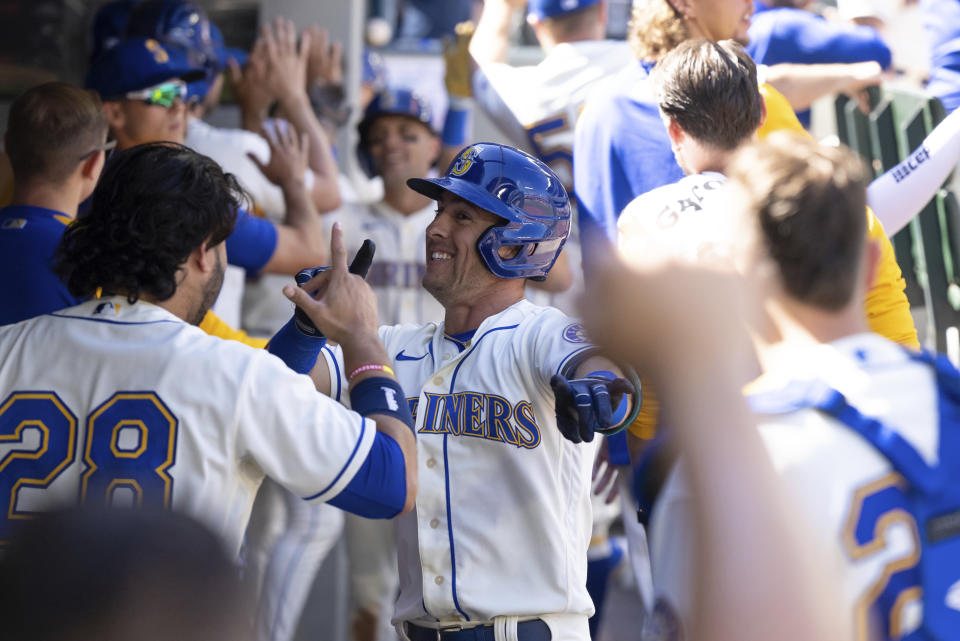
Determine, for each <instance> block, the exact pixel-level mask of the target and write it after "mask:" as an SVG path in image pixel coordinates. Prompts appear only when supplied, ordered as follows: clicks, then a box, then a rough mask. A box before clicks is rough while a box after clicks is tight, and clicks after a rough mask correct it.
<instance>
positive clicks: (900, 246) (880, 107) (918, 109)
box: [834, 88, 960, 363]
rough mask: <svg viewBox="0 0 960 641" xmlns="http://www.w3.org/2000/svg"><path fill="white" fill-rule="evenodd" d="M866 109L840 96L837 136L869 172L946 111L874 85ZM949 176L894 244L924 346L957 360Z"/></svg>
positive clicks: (959, 320) (899, 154) (899, 156)
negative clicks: (857, 155)
mask: <svg viewBox="0 0 960 641" xmlns="http://www.w3.org/2000/svg"><path fill="white" fill-rule="evenodd" d="M870 105H871V108H870V113H869V114H864V113H863V112H862V111H861V110H860V107H859V106H858V104H857V103H856V102H855V101H853V100H850V99H849V98H847V97H846V96H839V97H838V98H837V99H836V101H835V103H834V111H835V114H836V121H837V136H838V137H839V139H840V141H841V142H843V143H845V144H846V145H848V146H849V147H851V148H852V149H854V150H855V151H857V152H858V153H859V154H860V155H861V156H862V157H863V159H864V161H865V162H866V163H867V165H868V166H869V167H871V168H872V170H873V172H874V175H875V176H879V175H881V174H882V173H884V172H886V171H888V170H889V169H892V168H893V167H894V166H896V165H897V164H898V163H900V162H901V161H903V160H904V159H906V158H907V156H908V155H909V154H910V152H911V151H912V150H914V149H916V148H917V147H919V146H920V144H921V143H922V142H923V140H924V138H926V137H927V135H928V134H929V133H930V132H931V131H932V130H933V128H934V127H935V126H936V125H937V123H939V122H940V121H941V120H943V118H944V117H945V116H946V112H945V111H944V108H943V105H941V104H940V101H939V100H938V99H936V98H931V97H929V96H926V95H924V94H922V93H920V92H917V91H909V90H905V89H897V88H883V89H871V91H870ZM952 180H953V176H952V175H951V176H950V177H948V179H947V181H946V183H945V184H944V185H943V186H942V187H941V189H940V190H939V191H938V192H937V194H936V195H935V196H934V197H933V198H932V199H931V200H930V202H928V203H927V204H926V205H925V206H924V208H923V210H922V211H921V212H920V214H919V215H918V216H917V217H916V218H914V219H913V220H912V221H911V222H910V224H909V225H907V226H906V227H904V228H903V229H902V230H901V231H900V232H898V233H897V234H895V235H894V236H893V238H892V239H891V241H892V242H893V247H894V251H895V252H896V255H897V262H898V263H899V264H900V269H901V270H902V271H903V276H904V279H905V280H906V282H907V287H906V292H907V298H908V299H909V300H910V306H911V308H912V309H913V312H914V319H915V320H916V321H917V329H918V331H919V333H920V337H921V342H922V343H923V344H924V346H925V347H928V348H931V349H936V350H937V351H939V352H942V353H945V354H948V355H949V356H950V358H951V360H953V361H954V363H957V361H958V360H960V329H958V328H960V207H958V201H957V196H956V187H955V186H953V185H952V182H951V181H952Z"/></svg>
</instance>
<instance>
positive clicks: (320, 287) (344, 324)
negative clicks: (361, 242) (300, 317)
mask: <svg viewBox="0 0 960 641" xmlns="http://www.w3.org/2000/svg"><path fill="white" fill-rule="evenodd" d="M363 251H364V250H363V249H361V252H358V258H359V257H360V254H361V253H362V252H363ZM330 255H331V257H332V259H333V261H332V264H331V266H330V269H328V270H325V271H321V272H318V273H317V274H316V275H315V276H314V277H313V278H311V279H310V280H309V281H307V282H305V283H303V284H302V285H301V286H300V287H297V286H294V285H287V286H286V287H284V288H283V293H284V295H285V296H286V297H287V298H289V299H290V300H291V301H292V302H293V303H294V304H295V305H296V306H297V307H298V308H299V309H302V310H303V312H304V313H305V314H306V315H307V316H308V317H309V319H310V321H311V322H312V323H313V325H314V326H315V327H316V328H317V329H319V330H320V331H321V332H323V334H325V335H326V336H327V337H328V338H329V339H330V340H332V341H334V342H337V343H339V344H341V345H344V347H345V349H346V347H347V346H348V345H350V344H351V343H352V342H354V341H356V340H366V339H369V338H370V337H371V336H374V337H375V336H376V332H377V327H378V326H379V319H378V317H377V297H376V295H375V294H374V293H373V290H372V289H371V288H370V286H369V285H367V283H366V282H365V281H364V280H363V278H362V277H361V276H359V275H358V274H353V273H351V272H350V270H349V269H348V268H347V252H346V249H345V248H344V245H343V230H342V229H341V227H340V224H339V223H334V225H333V230H332V232H331V234H330ZM370 256H371V258H372V252H371V253H370ZM357 262H359V261H358V260H357V259H355V260H354V263H357Z"/></svg>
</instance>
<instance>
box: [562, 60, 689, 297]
mask: <svg viewBox="0 0 960 641" xmlns="http://www.w3.org/2000/svg"><path fill="white" fill-rule="evenodd" d="M611 86H612V87H613V88H614V90H613V91H612V92H610V93H608V94H606V95H604V94H598V95H597V96H595V97H593V98H591V100H590V101H589V102H588V104H587V108H586V109H584V111H583V114H582V115H581V116H580V119H579V120H578V122H577V129H576V133H575V139H574V144H573V181H574V192H575V193H576V196H577V202H578V209H577V215H578V220H579V225H580V234H581V236H580V239H581V245H582V252H583V262H584V273H585V275H586V277H587V278H588V279H589V278H590V264H592V263H593V262H595V257H596V256H598V255H600V254H601V253H603V252H606V251H609V249H610V247H611V245H612V243H613V242H614V241H615V239H616V237H617V218H619V216H620V212H622V211H623V209H624V208H625V207H626V206H627V205H628V204H630V201H632V200H633V199H634V198H636V197H637V196H639V195H641V194H644V193H646V192H648V191H650V190H651V189H656V188H657V187H660V186H662V185H667V184H670V183H673V182H676V181H678V180H680V179H681V178H683V170H681V169H680V166H679V165H677V162H676V160H675V159H674V157H673V151H672V150H671V147H670V139H669V137H668V136H667V129H666V127H665V126H664V125H663V121H662V120H661V119H660V111H659V108H658V107H657V103H656V101H655V97H654V95H653V93H652V90H651V88H650V86H649V82H648V81H647V71H646V70H645V69H644V68H643V67H642V66H641V64H640V63H639V62H638V63H636V64H635V65H634V66H633V67H632V68H628V69H625V70H624V71H623V72H620V74H619V75H618V76H617V77H616V78H615V79H614V82H612V83H611ZM604 241H606V242H604Z"/></svg>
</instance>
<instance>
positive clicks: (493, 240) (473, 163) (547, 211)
mask: <svg viewBox="0 0 960 641" xmlns="http://www.w3.org/2000/svg"><path fill="white" fill-rule="evenodd" d="M407 185H409V186H410V188H411V189H413V190H414V191H417V192H420V193H421V194H423V195H424V196H428V197H430V198H433V199H434V200H438V199H439V198H440V195H441V194H442V193H443V192H444V191H449V192H450V193H452V194H454V195H456V196H459V197H460V198H462V199H464V200H466V201H467V202H469V203H471V204H473V205H476V206H477V207H480V208H481V209H485V210H487V211H489V212H491V213H493V214H496V215H497V216H500V217H501V218H504V219H506V222H505V224H503V225H494V226H492V227H490V229H488V230H487V231H485V232H484V233H483V234H481V236H480V238H479V239H478V240H477V250H478V251H479V252H480V256H481V258H483V262H485V263H486V265H487V267H488V268H489V269H490V271H491V272H493V274H494V275H495V276H499V277H500V278H532V279H534V280H543V279H544V278H546V276H547V273H548V272H549V271H550V268H551V267H553V264H554V262H556V260H557V256H559V255H560V250H562V249H563V244H564V242H566V240H567V236H568V235H569V234H570V215H571V214H570V199H569V198H568V197H567V192H566V190H565V189H564V188H563V185H562V184H561V183H560V179H559V178H558V177H557V175H556V174H555V173H553V170H552V169H550V167H548V166H547V165H545V164H544V163H542V162H541V161H540V160H538V159H536V158H534V157H533V156H531V155H529V154H527V153H524V152H522V151H520V150H519V149H514V148H513V147H508V146H506V145H498V144H496V143H491V142H479V143H477V144H475V145H470V146H469V147H467V148H466V149H464V150H463V151H461V152H460V153H459V154H457V157H456V158H454V160H453V162H452V163H450V167H449V168H448V169H447V173H446V174H445V175H444V176H442V177H441V178H411V179H410V180H408V181H407ZM501 247H520V251H519V252H517V254H516V255H515V256H513V257H512V258H504V257H503V256H501V255H500V252H499V249H500V248H501Z"/></svg>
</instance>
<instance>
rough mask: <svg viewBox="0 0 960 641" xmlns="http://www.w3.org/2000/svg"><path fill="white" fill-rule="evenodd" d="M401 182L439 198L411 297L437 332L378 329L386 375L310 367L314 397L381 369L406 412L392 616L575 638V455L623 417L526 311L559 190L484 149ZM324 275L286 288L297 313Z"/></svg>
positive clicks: (587, 608) (576, 350)
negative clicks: (429, 303) (409, 424)
mask: <svg viewBox="0 0 960 641" xmlns="http://www.w3.org/2000/svg"><path fill="white" fill-rule="evenodd" d="M408 185H410V187H411V188H412V189H414V190H416V191H419V192H420V193H423V194H425V195H427V196H429V197H430V198H433V199H435V200H437V215H436V217H435V218H434V220H433V222H432V223H430V225H429V227H428V228H427V232H426V236H427V237H426V252H427V268H426V274H425V275H424V278H423V286H424V287H425V288H426V289H427V290H428V291H429V292H430V293H431V294H432V295H433V296H434V297H435V298H436V299H437V300H438V301H440V303H442V304H443V307H444V312H445V317H444V320H443V322H442V323H427V324H425V325H422V326H414V325H400V326H394V327H381V328H380V336H381V338H382V339H383V341H384V344H385V345H386V347H387V352H388V354H389V355H390V362H389V363H379V362H373V363H369V364H364V365H362V366H360V367H355V368H353V369H352V370H351V369H348V368H345V367H344V365H343V363H342V362H341V358H340V356H339V352H338V351H337V350H334V351H333V354H334V355H335V356H336V357H335V358H332V359H331V358H326V362H327V367H325V368H324V367H322V366H320V367H317V368H316V369H315V370H314V376H315V380H316V382H317V385H318V389H321V390H323V389H329V388H330V387H331V386H333V387H337V386H340V385H343V384H345V383H346V382H348V381H349V380H350V378H351V377H352V376H354V375H356V374H357V373H358V372H365V371H369V370H380V369H386V370H391V371H395V372H396V375H397V379H398V380H399V381H400V383H401V386H402V387H403V390H404V393H405V396H406V399H403V398H398V399H396V400H397V403H398V404H402V403H404V402H407V403H409V404H410V407H411V409H412V410H413V412H414V413H415V415H416V419H415V424H416V434H417V441H418V455H417V466H418V470H419V472H420V476H419V483H420V485H419V490H418V493H417V499H416V508H415V510H414V512H413V513H411V514H410V516H409V518H403V519H402V520H400V521H399V522H398V530H397V544H398V549H399V550H398V552H399V566H400V596H399V600H398V602H397V605H396V609H395V614H394V622H395V623H396V624H397V625H398V627H399V629H400V631H401V633H402V634H403V635H404V636H405V638H409V639H410V640H411V641H420V640H421V639H428V638H429V639H432V640H434V641H436V639H438V638H440V639H444V640H446V641H455V640H458V639H461V638H467V637H469V638H470V639H476V638H482V639H490V640H493V639H497V640H498V641H499V640H501V639H519V640H520V641H536V640H540V639H543V640H546V639H551V638H552V639H583V640H586V639H589V638H590V637H589V632H588V627H587V618H588V617H589V616H590V615H591V614H592V613H593V605H592V603H591V601H590V597H589V595H588V594H587V590H586V566H587V557H586V551H587V546H588V543H589V540H590V528H591V519H590V468H591V464H592V462H593V456H592V454H593V450H592V448H587V447H584V446H582V445H578V444H576V443H577V442H579V441H580V440H581V439H584V440H591V439H592V438H593V430H594V429H595V428H604V427H609V426H610V425H611V424H613V423H616V422H617V421H618V419H619V421H620V422H624V421H625V419H624V418H623V417H622V416H612V414H614V412H613V411H612V407H614V406H616V405H618V404H619V405H621V406H626V405H628V404H629V403H628V402H626V401H618V399H616V397H617V396H619V395H620V393H622V392H624V391H632V388H631V387H630V385H629V384H628V383H626V381H624V380H623V379H619V378H617V374H616V372H615V370H614V368H613V366H612V364H611V363H610V362H609V361H608V360H606V359H604V358H602V357H600V356H598V355H597V354H596V351H595V349H594V348H593V346H592V345H590V344H589V343H588V342H587V339H586V336H585V334H584V331H583V328H582V326H581V325H580V323H579V322H577V321H576V320H574V319H572V318H570V317H568V316H566V315H565V314H563V313H561V312H560V311H559V310H556V309H553V308H549V307H537V306H535V305H532V304H531V303H529V302H527V301H526V300H524V297H523V294H524V279H527V278H543V277H545V276H546V274H547V272H548V271H549V270H550V267H551V266H552V265H553V263H554V261H555V260H556V257H557V254H558V253H559V252H560V250H561V249H562V248H563V243H564V240H565V239H566V237H567V234H568V232H569V227H570V205H569V200H568V198H567V195H566V192H565V191H564V189H563V186H562V185H561V184H560V181H559V179H558V178H557V176H556V174H554V173H553V172H552V171H551V170H550V169H549V168H548V167H547V166H546V165H544V164H543V163H542V162H540V161H539V160H537V159H535V158H533V157H531V156H529V155H527V154H525V153H523V152H520V151H518V150H516V149H513V148H511V147H506V146H502V145H497V144H492V143H478V144H475V145H472V146H470V147H467V148H466V149H464V150H463V151H462V152H461V153H460V154H459V155H458V156H457V158H456V159H455V160H454V162H453V163H452V164H451V165H450V167H449V169H448V170H447V173H446V175H444V176H443V177H441V178H435V179H426V178H419V179H412V180H410V181H408ZM325 278H326V275H325V274H320V275H319V276H317V277H316V278H314V279H313V280H312V281H310V282H309V283H307V284H306V285H305V286H304V287H305V289H297V288H294V287H292V286H291V287H288V288H287V289H286V291H285V293H287V294H288V295H290V296H291V298H292V300H294V302H296V304H297V305H298V306H300V307H303V308H305V309H309V308H310V307H311V305H313V302H312V300H311V299H310V295H309V293H310V292H312V291H314V290H317V289H318V288H320V287H322V286H323V283H324V282H325V280H324V279H325ZM324 354H325V356H326V352H324ZM345 374H349V375H348V376H344V375H345ZM611 396H613V397H614V399H613V401H612V400H611ZM623 409H624V408H623V407H619V408H618V410H620V411H623ZM618 413H619V412H618ZM618 413H617V414H618ZM466 628H469V630H466V631H463V629H466ZM477 634H479V635H480V636H475V635H477Z"/></svg>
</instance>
